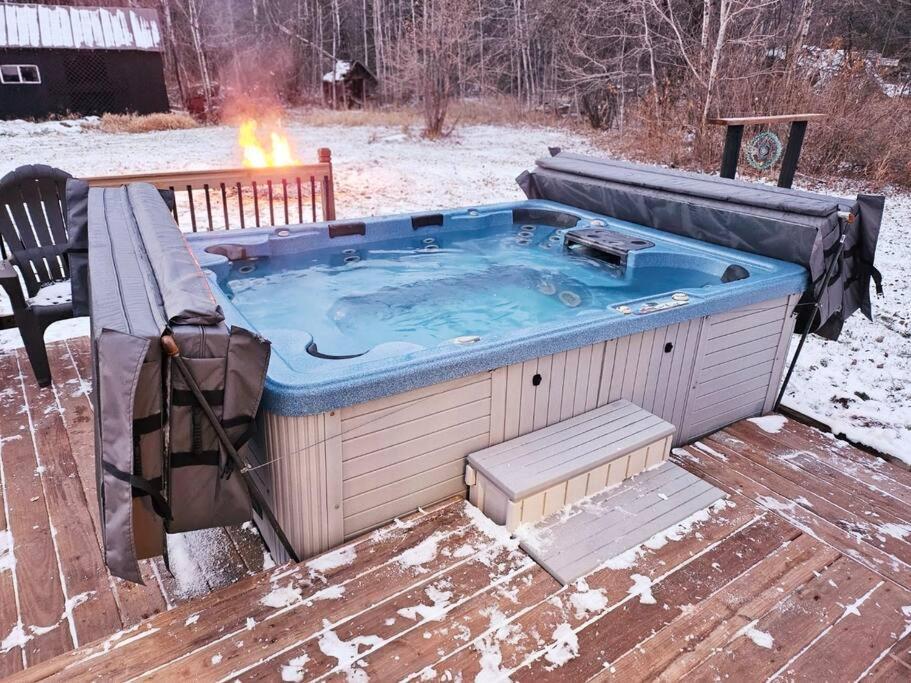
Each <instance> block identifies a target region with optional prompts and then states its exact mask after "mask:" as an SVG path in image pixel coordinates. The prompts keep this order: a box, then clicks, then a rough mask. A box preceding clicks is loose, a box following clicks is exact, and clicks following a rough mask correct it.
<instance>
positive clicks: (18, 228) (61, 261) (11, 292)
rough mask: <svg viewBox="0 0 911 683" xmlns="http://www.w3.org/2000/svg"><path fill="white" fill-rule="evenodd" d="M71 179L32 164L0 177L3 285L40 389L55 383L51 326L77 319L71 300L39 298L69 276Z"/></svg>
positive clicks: (66, 297)
mask: <svg viewBox="0 0 911 683" xmlns="http://www.w3.org/2000/svg"><path fill="white" fill-rule="evenodd" d="M71 177H72V176H70V174H69V173H66V172H65V171H61V170H60V169H57V168H52V167H51V166H44V165H29V166H20V167H19V168H17V169H16V170H15V171H11V172H10V173H7V174H6V175H5V176H3V178H0V236H2V237H3V242H4V243H5V248H6V250H8V258H7V259H6V260H3V261H0V286H2V287H3V289H5V290H6V294H7V296H8V297H9V299H10V303H11V304H12V308H13V318H14V320H15V322H16V326H17V327H18V328H19V333H20V334H21V335H22V341H23V342H24V343H25V350H26V352H27V353H28V359H29V362H30V363H31V365H32V372H34V373H35V379H36V380H37V381H38V384H39V385H40V386H42V387H45V386H47V385H49V384H50V383H51V370H50V366H49V364H48V360H47V350H46V349H45V346H44V332H45V330H46V329H47V327H48V325H50V324H51V323H54V322H57V321H58V320H65V319H66V318H72V317H73V304H72V301H71V300H70V299H69V297H68V296H57V297H53V299H56V300H55V301H54V300H52V301H45V300H41V299H39V300H38V301H36V300H35V298H36V297H39V292H40V290H41V289H42V288H43V287H47V286H49V285H52V284H54V283H56V282H61V281H65V280H68V279H69V276H70V269H69V261H68V258H67V253H66V248H67V224H66V215H67V213H66V181H67V180H68V179H70V178H71ZM44 298H45V299H47V298H48V297H44Z"/></svg>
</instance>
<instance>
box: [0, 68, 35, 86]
mask: <svg viewBox="0 0 911 683" xmlns="http://www.w3.org/2000/svg"><path fill="white" fill-rule="evenodd" d="M0 83H5V84H14V83H15V84H18V83H25V84H29V85H32V84H37V83H41V72H40V71H38V67H37V66H35V65H34V64H0Z"/></svg>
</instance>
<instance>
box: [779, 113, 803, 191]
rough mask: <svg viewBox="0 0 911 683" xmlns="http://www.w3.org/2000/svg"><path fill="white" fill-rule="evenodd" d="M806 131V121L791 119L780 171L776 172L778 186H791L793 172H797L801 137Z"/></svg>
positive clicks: (801, 144)
mask: <svg viewBox="0 0 911 683" xmlns="http://www.w3.org/2000/svg"><path fill="white" fill-rule="evenodd" d="M806 132H807V122H806V121H792V122H791V130H790V132H789V133H788V146H787V147H785V150H784V158H783V159H782V160H781V172H780V173H779V174H778V187H791V185H792V184H793V183H794V174H795V173H796V172H797V160H798V159H800V148H801V147H803V138H804V135H806Z"/></svg>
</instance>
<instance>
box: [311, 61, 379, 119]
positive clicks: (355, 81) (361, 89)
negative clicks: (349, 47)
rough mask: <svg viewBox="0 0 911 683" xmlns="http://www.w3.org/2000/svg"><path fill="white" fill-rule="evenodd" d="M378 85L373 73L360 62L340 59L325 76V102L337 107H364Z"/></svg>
mask: <svg viewBox="0 0 911 683" xmlns="http://www.w3.org/2000/svg"><path fill="white" fill-rule="evenodd" d="M377 83H378V81H377V79H376V76H374V75H373V72H371V71H370V69H368V68H367V67H366V66H364V65H363V64H361V63H360V62H359V61H357V60H352V61H348V60H343V59H340V60H338V61H336V63H335V68H334V69H333V70H332V71H329V72H327V73H326V74H324V75H323V100H324V101H325V102H326V103H327V104H331V105H333V106H336V107H346V108H349V107H362V106H364V104H366V102H367V100H368V99H369V98H370V97H371V96H372V94H373V89H374V88H375V87H376V85H377Z"/></svg>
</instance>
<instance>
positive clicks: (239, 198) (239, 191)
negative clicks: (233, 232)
mask: <svg viewBox="0 0 911 683" xmlns="http://www.w3.org/2000/svg"><path fill="white" fill-rule="evenodd" d="M237 210H238V212H239V213H240V229H241V230H243V229H244V228H246V227H247V225H246V222H245V221H244V190H243V188H242V187H241V186H240V183H237Z"/></svg>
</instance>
